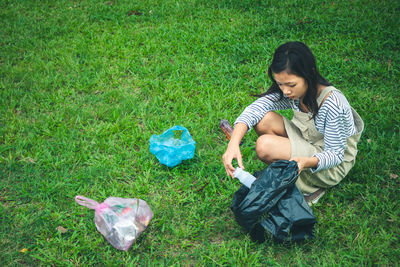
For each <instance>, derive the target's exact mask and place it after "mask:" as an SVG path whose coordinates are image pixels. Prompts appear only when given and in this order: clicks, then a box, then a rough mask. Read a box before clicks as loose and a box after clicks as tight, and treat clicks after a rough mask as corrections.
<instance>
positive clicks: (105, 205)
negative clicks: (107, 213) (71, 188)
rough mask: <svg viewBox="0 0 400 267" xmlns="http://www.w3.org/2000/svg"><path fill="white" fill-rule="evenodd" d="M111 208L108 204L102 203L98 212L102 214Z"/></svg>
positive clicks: (97, 208) (98, 207)
mask: <svg viewBox="0 0 400 267" xmlns="http://www.w3.org/2000/svg"><path fill="white" fill-rule="evenodd" d="M109 207H110V206H108V205H107V204H106V203H104V202H103V203H101V204H99V205H98V206H97V207H96V211H97V212H101V211H102V210H104V209H108V208H109Z"/></svg>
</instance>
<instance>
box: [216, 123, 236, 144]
mask: <svg viewBox="0 0 400 267" xmlns="http://www.w3.org/2000/svg"><path fill="white" fill-rule="evenodd" d="M219 127H220V128H221V130H222V131H223V132H224V133H225V135H226V138H228V140H231V136H232V133H233V128H232V126H231V124H230V123H229V121H228V120H221V121H220V122H219ZM241 144H242V141H240V145H241Z"/></svg>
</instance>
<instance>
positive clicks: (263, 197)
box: [231, 160, 317, 242]
mask: <svg viewBox="0 0 400 267" xmlns="http://www.w3.org/2000/svg"><path fill="white" fill-rule="evenodd" d="M298 173H299V169H298V166H297V162H295V161H288V160H279V161H276V162H274V163H272V164H271V165H269V166H268V167H267V168H265V169H264V170H262V171H259V172H257V173H255V174H254V176H255V177H256V178H257V180H256V181H255V182H254V183H253V184H252V185H251V188H250V189H249V188H247V187H246V186H242V187H240V189H239V190H238V191H237V192H236V193H235V195H234V196H233V200H232V205H231V210H232V211H233V214H234V215H235V219H236V221H237V223H238V224H239V225H240V226H242V227H243V229H244V230H245V231H246V232H248V233H249V234H250V236H251V238H252V239H253V240H255V241H258V242H264V241H265V230H267V231H268V232H270V233H271V234H272V236H273V237H274V239H275V240H276V241H300V240H304V239H307V238H313V237H314V225H315V223H316V222H317V220H316V218H315V216H314V214H313V212H312V210H311V208H310V207H309V206H308V204H307V202H306V201H305V199H304V196H303V194H302V193H301V192H300V190H299V189H298V188H297V186H296V185H295V182H296V180H297V178H298Z"/></svg>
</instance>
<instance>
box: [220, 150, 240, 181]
mask: <svg viewBox="0 0 400 267" xmlns="http://www.w3.org/2000/svg"><path fill="white" fill-rule="evenodd" d="M233 159H236V160H237V163H238V165H239V167H240V168H242V169H244V167H243V162H242V154H241V153H240V148H239V145H237V144H232V143H229V144H228V148H227V149H226V151H225V153H224V155H222V162H223V163H224V167H225V170H226V174H227V175H228V176H231V177H232V178H234V177H233V172H234V171H235V168H234V167H233V165H232V160H233Z"/></svg>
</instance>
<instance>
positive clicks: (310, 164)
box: [290, 157, 318, 174]
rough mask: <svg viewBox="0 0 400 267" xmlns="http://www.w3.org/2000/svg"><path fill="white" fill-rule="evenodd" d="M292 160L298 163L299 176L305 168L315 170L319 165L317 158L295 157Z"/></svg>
mask: <svg viewBox="0 0 400 267" xmlns="http://www.w3.org/2000/svg"><path fill="white" fill-rule="evenodd" d="M290 160H294V161H296V162H297V166H298V167H299V174H300V173H301V171H302V170H303V169H304V168H315V167H317V165H318V158H316V157H311V158H309V157H294V158H291V159H290Z"/></svg>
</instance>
